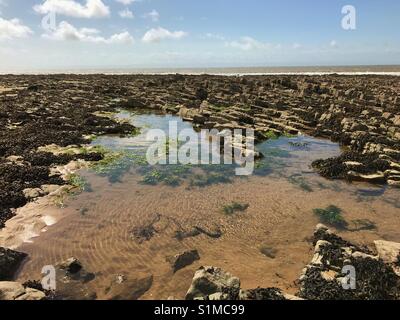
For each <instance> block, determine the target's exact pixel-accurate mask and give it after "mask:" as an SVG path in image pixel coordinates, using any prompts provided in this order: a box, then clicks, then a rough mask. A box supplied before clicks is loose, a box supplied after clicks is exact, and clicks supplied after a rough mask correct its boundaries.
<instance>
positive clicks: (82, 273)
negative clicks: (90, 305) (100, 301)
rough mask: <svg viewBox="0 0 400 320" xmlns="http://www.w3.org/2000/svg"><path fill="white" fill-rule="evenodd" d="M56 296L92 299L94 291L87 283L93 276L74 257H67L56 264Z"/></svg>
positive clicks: (71, 298) (69, 298)
mask: <svg viewBox="0 0 400 320" xmlns="http://www.w3.org/2000/svg"><path fill="white" fill-rule="evenodd" d="M55 269H56V281H57V283H56V286H57V288H56V298H57V299H60V300H94V299H96V297H97V294H96V292H94V291H92V290H91V289H89V287H88V285H87V283H89V282H90V281H92V280H93V279H94V278H95V275H94V274H93V273H90V272H88V271H86V270H85V268H84V267H83V266H82V264H81V263H80V262H79V260H78V259H76V258H69V259H67V260H66V261H64V262H61V263H60V264H58V265H56V267H55Z"/></svg>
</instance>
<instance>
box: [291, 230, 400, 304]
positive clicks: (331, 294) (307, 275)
mask: <svg viewBox="0 0 400 320" xmlns="http://www.w3.org/2000/svg"><path fill="white" fill-rule="evenodd" d="M314 244H315V251H314V258H313V259H312V261H311V263H310V264H309V265H308V266H306V268H304V270H303V272H302V275H301V277H300V279H299V283H300V290H299V293H298V294H297V295H298V296H299V297H301V298H304V299H310V300H394V299H398V298H399V297H400V277H399V276H397V275H396V274H395V273H394V271H393V269H392V268H391V267H390V266H389V265H388V264H386V263H385V262H384V261H383V260H381V259H379V258H378V257H377V256H374V255H373V254H372V253H371V252H370V251H369V250H368V249H367V248H362V247H359V246H356V245H353V244H351V243H349V242H348V241H345V240H343V239H342V238H340V237H339V236H337V235H335V234H334V233H333V232H331V231H330V230H329V229H328V228H327V227H326V226H324V225H318V227H317V229H316V231H315V233H314ZM346 267H351V268H354V270H355V281H356V283H355V288H350V289H349V287H346V286H344V284H346V283H347V282H348V281H349V280H350V279H348V278H346V275H348V274H347V273H346Z"/></svg>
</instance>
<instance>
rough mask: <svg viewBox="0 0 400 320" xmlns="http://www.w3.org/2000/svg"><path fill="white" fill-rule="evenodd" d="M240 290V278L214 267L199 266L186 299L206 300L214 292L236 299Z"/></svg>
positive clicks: (227, 298)
mask: <svg viewBox="0 0 400 320" xmlns="http://www.w3.org/2000/svg"><path fill="white" fill-rule="evenodd" d="M239 291H240V280H239V278H236V277H234V276H232V275H231V274H230V273H227V272H225V271H223V270H222V269H220V268H215V267H201V268H200V269H199V270H198V271H196V273H195V275H194V278H193V280H192V285H191V286H190V288H189V291H188V292H187V294H186V300H208V299H209V297H210V296H211V295H214V296H212V297H213V298H214V300H215V298H216V296H215V294H218V296H219V297H220V298H224V299H225V300H236V299H237V297H238V295H239Z"/></svg>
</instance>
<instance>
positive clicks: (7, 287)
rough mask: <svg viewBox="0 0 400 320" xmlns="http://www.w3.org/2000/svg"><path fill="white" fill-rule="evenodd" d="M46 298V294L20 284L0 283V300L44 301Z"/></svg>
mask: <svg viewBox="0 0 400 320" xmlns="http://www.w3.org/2000/svg"><path fill="white" fill-rule="evenodd" d="M45 298H46V295H45V293H44V292H42V291H39V290H36V289H32V288H24V286H23V285H22V284H21V283H19V282H10V281H3V282H0V300H43V299H45Z"/></svg>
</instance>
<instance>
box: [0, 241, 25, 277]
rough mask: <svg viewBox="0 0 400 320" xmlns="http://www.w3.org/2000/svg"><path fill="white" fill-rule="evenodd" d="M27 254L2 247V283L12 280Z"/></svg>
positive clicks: (0, 267)
mask: <svg viewBox="0 0 400 320" xmlns="http://www.w3.org/2000/svg"><path fill="white" fill-rule="evenodd" d="M26 256H27V255H26V254H25V253H22V252H18V251H14V250H10V249H6V248H2V247H0V281H8V280H11V279H12V278H13V277H14V275H15V273H16V271H17V269H18V268H19V266H20V265H21V263H22V262H23V261H24V259H25V258H26Z"/></svg>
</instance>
